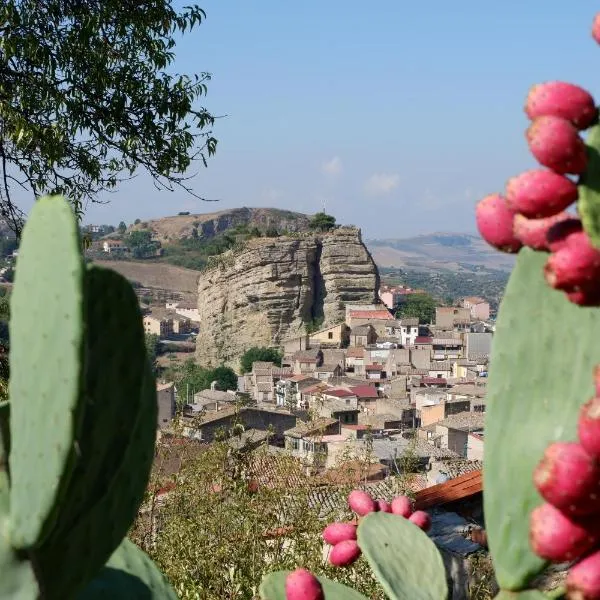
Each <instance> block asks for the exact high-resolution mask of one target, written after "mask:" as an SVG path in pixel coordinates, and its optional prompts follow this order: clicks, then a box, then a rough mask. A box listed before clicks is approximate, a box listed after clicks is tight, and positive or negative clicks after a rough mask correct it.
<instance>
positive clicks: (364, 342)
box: [350, 323, 377, 347]
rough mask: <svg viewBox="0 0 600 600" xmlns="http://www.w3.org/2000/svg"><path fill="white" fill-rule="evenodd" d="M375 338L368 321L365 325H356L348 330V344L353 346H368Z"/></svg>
mask: <svg viewBox="0 0 600 600" xmlns="http://www.w3.org/2000/svg"><path fill="white" fill-rule="evenodd" d="M376 339H377V334H376V333H375V329H374V328H373V325H371V324H370V323H369V324H367V325H357V326H356V327H353V328H352V330H351V332H350V345H351V346H354V347H357V346H363V347H365V346H370V345H371V344H374V343H375V340H376Z"/></svg>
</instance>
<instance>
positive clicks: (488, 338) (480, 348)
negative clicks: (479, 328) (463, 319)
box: [463, 332, 493, 360]
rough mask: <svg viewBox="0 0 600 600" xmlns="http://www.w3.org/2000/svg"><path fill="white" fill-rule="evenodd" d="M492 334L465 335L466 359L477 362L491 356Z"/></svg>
mask: <svg viewBox="0 0 600 600" xmlns="http://www.w3.org/2000/svg"><path fill="white" fill-rule="evenodd" d="M492 336H493V334H492V333H470V332H468V333H465V334H463V338H464V343H465V358H469V359H471V360H477V358H480V357H483V356H489V355H490V352H491V350H492Z"/></svg>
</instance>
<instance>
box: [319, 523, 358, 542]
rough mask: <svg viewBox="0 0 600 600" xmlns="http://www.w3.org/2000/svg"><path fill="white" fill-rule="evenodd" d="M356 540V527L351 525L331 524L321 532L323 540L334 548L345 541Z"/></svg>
mask: <svg viewBox="0 0 600 600" xmlns="http://www.w3.org/2000/svg"><path fill="white" fill-rule="evenodd" d="M355 539H356V525H354V524H353V523H331V524H330V525H327V527H325V529H324V530H323V540H324V541H325V542H326V543H328V544H330V545H331V546H335V545H336V544H339V543H340V542H343V541H345V540H355Z"/></svg>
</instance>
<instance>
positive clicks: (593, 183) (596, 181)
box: [577, 124, 600, 247]
mask: <svg viewBox="0 0 600 600" xmlns="http://www.w3.org/2000/svg"><path fill="white" fill-rule="evenodd" d="M586 146H587V155H588V165H587V169H586V172H585V173H584V174H583V175H582V176H581V177H580V178H579V185H578V188H579V200H578V202H577V211H578V213H579V216H580V217H581V222H582V223H583V228H584V229H585V231H586V233H587V234H588V236H589V237H590V239H591V241H592V242H593V243H594V244H595V245H596V246H598V247H600V124H598V125H594V127H592V128H591V129H590V131H589V134H588V138H587V140H586Z"/></svg>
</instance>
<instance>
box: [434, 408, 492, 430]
mask: <svg viewBox="0 0 600 600" xmlns="http://www.w3.org/2000/svg"><path fill="white" fill-rule="evenodd" d="M484 423H485V415H484V413H480V412H460V413H457V414H455V415H450V416H449V417H447V418H446V419H444V420H443V421H440V422H439V423H438V425H442V426H443V427H448V428H449V429H458V430H459V431H470V430H473V429H482V428H483V426H484Z"/></svg>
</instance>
